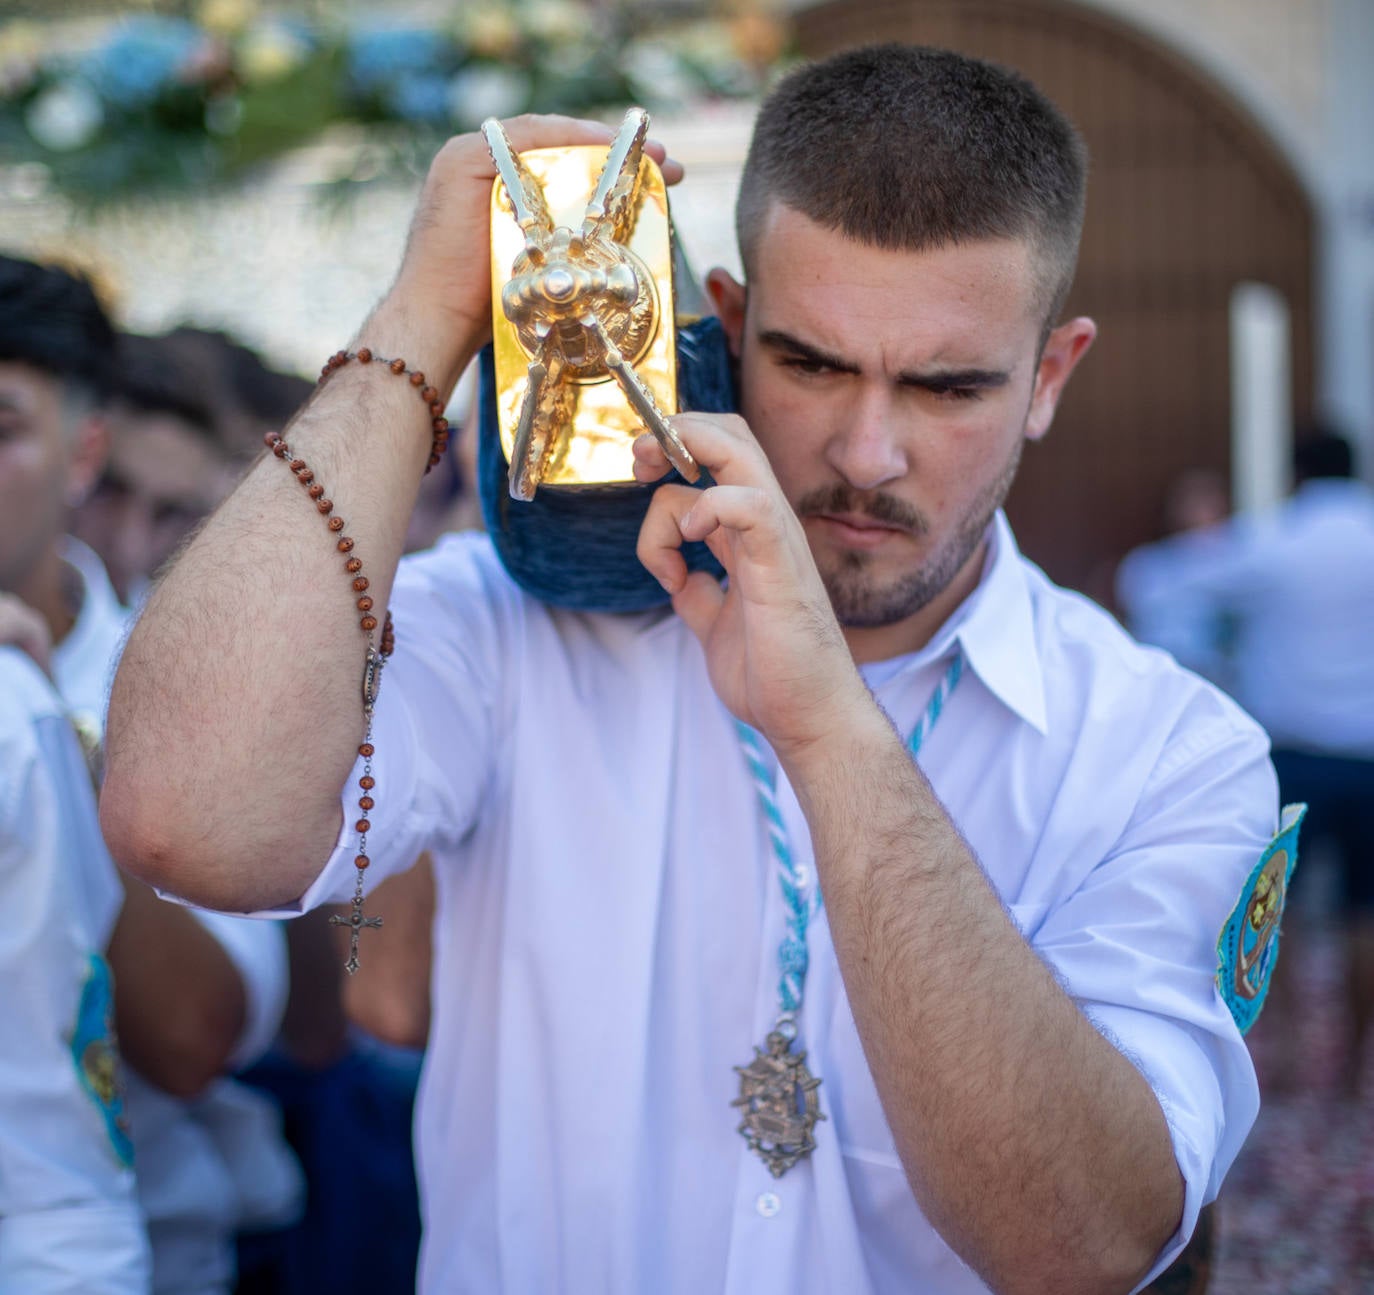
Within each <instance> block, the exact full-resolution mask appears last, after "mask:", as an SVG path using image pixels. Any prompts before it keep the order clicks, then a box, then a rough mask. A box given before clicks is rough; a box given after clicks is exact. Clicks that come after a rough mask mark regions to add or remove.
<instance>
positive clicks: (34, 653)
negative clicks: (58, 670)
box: [0, 593, 52, 676]
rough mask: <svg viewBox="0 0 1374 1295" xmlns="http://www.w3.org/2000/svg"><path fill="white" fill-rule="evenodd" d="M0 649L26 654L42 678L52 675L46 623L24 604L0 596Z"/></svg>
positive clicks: (50, 648) (18, 600) (14, 599)
mask: <svg viewBox="0 0 1374 1295" xmlns="http://www.w3.org/2000/svg"><path fill="white" fill-rule="evenodd" d="M0 645H6V646H9V647H17V648H18V649H19V650H20V651H21V652H27V653H28V654H29V656H31V657H32V658H33V659H34V660H35V661H36V662H37V663H38V666H39V668H40V669H41V670H42V671H43V673H44V674H46V675H48V676H51V675H52V637H51V635H49V633H48V623H47V622H46V621H45V620H44V619H43V618H42V616H40V615H39V614H38V613H37V612H36V611H34V609H33V608H32V607H30V606H29V605H28V603H26V602H24V601H23V600H22V599H20V598H16V597H15V596H14V595H13V594H5V593H0Z"/></svg>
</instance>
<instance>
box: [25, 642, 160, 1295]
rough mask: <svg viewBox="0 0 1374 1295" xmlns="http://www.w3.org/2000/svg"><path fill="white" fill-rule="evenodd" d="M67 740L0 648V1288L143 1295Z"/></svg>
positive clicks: (93, 894) (78, 773) (98, 895)
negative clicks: (0, 996) (0, 913)
mask: <svg viewBox="0 0 1374 1295" xmlns="http://www.w3.org/2000/svg"><path fill="white" fill-rule="evenodd" d="M123 898H124V892H123V889H122V888H121V886H120V884H119V874H118V873H117V872H116V871H115V867H114V864H113V863H111V862H110V857H109V855H108V854H107V853H106V852H105V847H104V845H103V843H102V842H101V839H100V828H99V825H98V824H97V822H96V811H95V796H94V794H93V792H92V788H91V780H90V774H89V771H88V770H87V768H86V763H85V761H84V760H83V758H82V755H81V749H80V747H79V746H78V745H77V740H76V734H75V733H74V732H73V731H72V730H71V728H70V727H69V725H68V723H67V717H66V715H65V714H64V713H63V709H62V704H61V702H60V701H59V700H58V698H57V695H56V694H55V693H54V692H53V690H52V684H51V682H50V681H49V680H48V679H47V678H46V677H45V676H44V675H43V673H42V672H41V671H40V670H39V669H38V666H37V665H36V664H35V663H34V662H33V661H32V660H31V659H30V658H29V657H28V656H27V655H25V654H24V653H23V652H21V651H20V650H18V649H17V648H16V647H13V646H4V645H0V906H3V909H4V911H5V912H6V913H7V914H8V915H9V916H10V919H11V920H10V921H9V922H8V923H7V924H6V927H5V930H4V933H3V934H2V935H0V975H3V977H4V980H5V985H6V997H5V1010H4V1011H3V1012H0V1288H3V1289H5V1290H13V1291H24V1292H26V1295H78V1292H90V1293H91V1295H144V1293H145V1292H146V1291H147V1290H148V1280H149V1272H150V1267H151V1264H150V1261H149V1256H148V1237H147V1232H146V1229H145V1227H144V1223H143V1215H142V1213H141V1211H140V1210H139V1207H138V1201H137V1199H136V1197H135V1194H134V1175H133V1170H132V1168H131V1162H132V1158H133V1147H132V1143H131V1142H130V1139H129V1130H128V1123H127V1119H126V1116H125V1112H124V1108H123V1102H124V1092H123V1067H122V1063H121V1062H120V1058H119V1053H118V1048H117V1046H116V1043H115V1039H114V1034H113V1021H112V1019H111V1017H112V1014H113V1002H112V988H111V982H110V968H109V964H108V963H107V962H106V961H105V957H104V950H105V945H106V942H107V941H108V939H109V935H110V930H111V928H112V927H113V926H114V922H115V916H116V914H117V913H118V912H119V907H120V904H121V903H122V902H123Z"/></svg>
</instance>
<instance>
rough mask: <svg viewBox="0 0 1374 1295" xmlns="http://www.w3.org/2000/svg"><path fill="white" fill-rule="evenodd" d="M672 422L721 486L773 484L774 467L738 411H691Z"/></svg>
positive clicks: (677, 431)
mask: <svg viewBox="0 0 1374 1295" xmlns="http://www.w3.org/2000/svg"><path fill="white" fill-rule="evenodd" d="M668 421H669V422H670V423H671V424H672V427H673V430H674V431H675V432H676V433H677V434H678V436H679V437H681V439H682V443H683V444H684V445H685V446H686V447H687V448H688V449H689V450H690V451H691V452H692V457H693V458H694V459H696V461H697V462H698V463H700V464H701V466H702V467H704V468H705V469H706V470H707V471H708V472H709V473H710V474H711V476H712V477H713V478H714V479H715V480H716V481H717V482H719V483H720V484H721V485H729V486H734V485H741V486H745V485H748V486H763V485H771V484H772V482H773V469H772V468H771V467H769V465H768V459H767V458H766V457H765V455H764V453H763V450H761V449H760V448H759V443H758V442H757V441H756V440H755V439H754V434H753V432H751V431H750V430H749V425H748V424H747V423H746V422H745V421H744V419H742V418H740V417H738V416H737V415H735V414H698V413H687V414H674V415H673V416H672V418H670V419H669V420H668ZM636 458H638V456H636Z"/></svg>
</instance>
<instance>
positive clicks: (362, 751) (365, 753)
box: [358, 742, 377, 787]
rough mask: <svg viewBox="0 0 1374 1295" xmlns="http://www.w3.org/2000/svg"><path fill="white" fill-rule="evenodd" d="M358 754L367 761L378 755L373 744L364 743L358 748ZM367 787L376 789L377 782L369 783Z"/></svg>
mask: <svg viewBox="0 0 1374 1295" xmlns="http://www.w3.org/2000/svg"><path fill="white" fill-rule="evenodd" d="M358 754H359V755H360V756H362V757H363V759H364V760H366V759H367V758H368V757H369V756H371V755H375V754H376V748H375V747H374V746H373V745H372V743H371V742H364V743H363V744H362V745H361V746H360V747H359V748H358ZM359 785H360V786H361V785H362V784H361V783H359ZM367 785H368V786H369V787H375V786H376V785H377V784H376V783H375V782H369V783H368V784H367Z"/></svg>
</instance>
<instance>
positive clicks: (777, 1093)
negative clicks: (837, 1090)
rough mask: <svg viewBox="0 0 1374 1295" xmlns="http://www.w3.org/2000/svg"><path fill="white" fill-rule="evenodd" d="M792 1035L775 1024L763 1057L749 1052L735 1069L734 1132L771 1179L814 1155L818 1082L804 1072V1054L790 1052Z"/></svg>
mask: <svg viewBox="0 0 1374 1295" xmlns="http://www.w3.org/2000/svg"><path fill="white" fill-rule="evenodd" d="M795 1034H796V1030H795V1028H794V1027H792V1026H791V1022H790V1021H788V1022H785V1023H780V1027H779V1028H778V1029H775V1030H773V1031H772V1032H771V1033H770V1034H769V1036H768V1038H767V1039H766V1040H765V1047H766V1048H767V1051H765V1050H764V1048H755V1049H754V1059H753V1060H752V1061H751V1062H750V1063H749V1064H748V1065H747V1066H736V1067H735V1073H736V1074H738V1075H739V1096H738V1097H737V1098H735V1100H734V1101H733V1102H731V1103H730V1105H731V1106H738V1107H739V1108H740V1109H741V1111H742V1113H743V1118H742V1119H741V1120H740V1123H739V1129H738V1132H739V1133H741V1134H743V1135H744V1140H745V1141H746V1142H747V1143H748V1144H749V1148H750V1150H751V1151H754V1152H756V1153H757V1154H758V1157H759V1159H760V1160H762V1161H763V1163H764V1164H765V1165H767V1166H768V1172H769V1173H770V1174H772V1175H773V1177H774V1178H781V1177H782V1176H783V1174H785V1173H786V1172H787V1171H788V1170H789V1169H791V1168H792V1166H793V1165H795V1164H796V1163H797V1161H798V1160H805V1159H806V1157H807V1156H809V1155H810V1154H811V1153H812V1152H813V1151H814V1150H815V1149H816V1140H815V1138H813V1137H812V1136H811V1134H812V1130H813V1129H815V1127H816V1121H817V1120H823V1119H825V1115H824V1114H823V1113H822V1112H821V1103H820V1097H819V1095H818V1094H817V1092H816V1090H817V1089H818V1088H819V1087H820V1086H821V1081H820V1080H819V1079H816V1078H814V1077H813V1076H812V1074H811V1072H810V1071H808V1070H807V1068H806V1053H805V1052H804V1051H803V1052H793V1051H792V1039H793V1037H794V1036H795Z"/></svg>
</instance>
